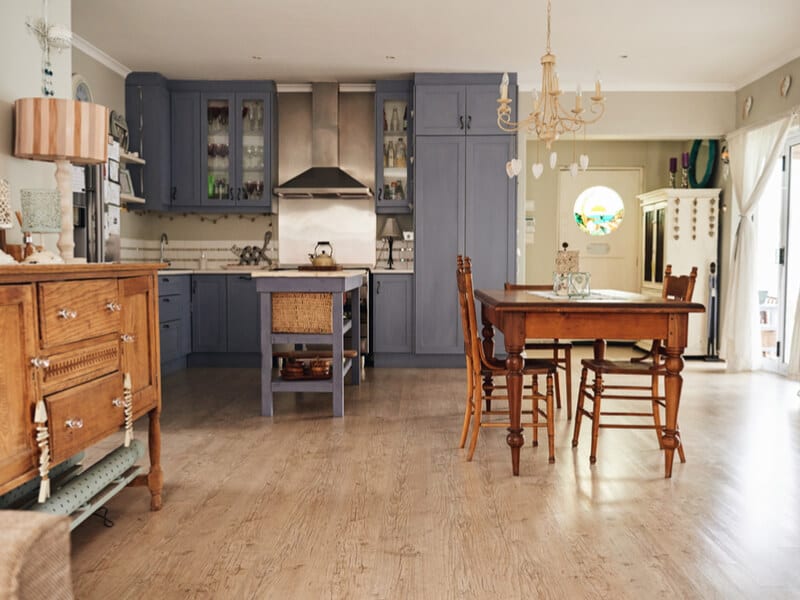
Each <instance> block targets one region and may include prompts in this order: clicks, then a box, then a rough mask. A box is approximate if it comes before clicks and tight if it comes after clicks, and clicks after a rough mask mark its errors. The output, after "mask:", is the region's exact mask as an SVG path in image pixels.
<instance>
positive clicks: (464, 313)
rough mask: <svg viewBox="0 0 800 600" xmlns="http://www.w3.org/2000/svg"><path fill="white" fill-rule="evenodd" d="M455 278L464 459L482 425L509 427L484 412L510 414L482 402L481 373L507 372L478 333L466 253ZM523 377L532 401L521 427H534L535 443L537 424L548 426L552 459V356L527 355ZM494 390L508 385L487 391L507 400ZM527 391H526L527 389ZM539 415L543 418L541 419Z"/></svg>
mask: <svg viewBox="0 0 800 600" xmlns="http://www.w3.org/2000/svg"><path fill="white" fill-rule="evenodd" d="M457 263H458V268H457V270H456V280H457V283H458V297H459V307H460V308H461V324H462V328H463V331H464V355H465V357H466V361H467V397H466V407H465V411H464V425H463V427H462V430H461V442H460V447H461V448H463V447H464V446H465V445H466V441H467V436H468V433H469V427H470V423H471V424H472V437H471V440H470V445H469V450H468V453H467V460H472V457H473V455H474V454H475V448H476V446H477V444H478V434H479V432H480V430H481V428H483V427H508V426H509V425H510V423H509V422H508V420H506V421H503V422H499V421H496V420H484V419H483V417H484V416H492V415H505V416H506V417H507V416H508V414H509V411H508V410H497V409H490V408H486V409H484V402H485V400H486V398H487V397H489V396H488V394H487V393H486V392H485V390H484V386H483V385H482V378H483V376H484V375H490V376H491V377H490V380H492V381H494V379H495V378H502V377H505V376H506V375H507V374H508V371H507V370H506V368H505V362H504V361H501V360H498V359H496V358H494V357H492V356H486V355H485V352H484V349H483V344H482V343H481V340H480V338H479V337H478V331H479V330H478V322H477V317H476V313H475V296H474V290H473V285H472V265H471V260H470V259H469V257H462V256H458V259H457ZM522 373H523V383H524V378H525V377H528V376H530V378H531V379H530V381H531V383H530V385H524V386H523V400H530V401H531V402H532V406H531V410H530V411H523V415H525V416H527V415H529V416H530V419H531V420H530V421H524V422H523V423H522V426H523V427H531V428H533V434H532V437H533V445H534V446H538V431H539V428H546V429H547V440H548V449H549V458H548V460H549V462H551V463H553V462H555V421H554V415H553V376H554V375H555V373H556V364H555V363H554V362H553V361H551V360H543V359H526V360H525V363H524V366H523V371H522ZM540 375H544V376H545V393H544V394H542V393H541V392H540V391H539V379H538V378H539V376H540ZM497 390H506V392H507V391H508V385H507V384H506V385H494V384H493V385H492V387H491V389H490V390H489V392H490V393H491V399H492V400H506V401H507V400H508V395H507V393H506V395H496V394H495V393H494V392H495V391H497ZM526 392H529V393H526ZM541 402H544V405H545V408H544V410H542V409H541V407H540V403H541ZM539 417H543V418H544V421H543V422H540V421H539Z"/></svg>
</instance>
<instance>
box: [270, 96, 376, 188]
mask: <svg viewBox="0 0 800 600" xmlns="http://www.w3.org/2000/svg"><path fill="white" fill-rule="evenodd" d="M311 164H312V167H311V168H310V169H308V170H307V171H303V172H302V173H300V174H299V175H297V176H296V177H293V178H292V179H290V180H289V181H287V182H285V183H284V184H283V185H280V186H278V187H276V188H275V189H274V193H275V195H276V196H278V197H279V198H342V199H361V198H371V197H372V192H371V191H370V189H369V187H367V186H366V185H364V184H363V183H361V182H360V181H358V180H357V179H355V178H354V177H353V176H351V175H349V174H348V173H347V172H345V171H343V170H342V169H341V168H339V84H337V83H314V84H312V86H311Z"/></svg>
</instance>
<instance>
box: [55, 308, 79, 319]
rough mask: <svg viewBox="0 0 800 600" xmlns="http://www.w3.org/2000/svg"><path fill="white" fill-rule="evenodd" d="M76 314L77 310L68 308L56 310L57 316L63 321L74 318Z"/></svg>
mask: <svg viewBox="0 0 800 600" xmlns="http://www.w3.org/2000/svg"><path fill="white" fill-rule="evenodd" d="M77 316H78V313H77V311H74V310H70V309H68V308H62V309H60V310H59V311H58V318H59V319H64V320H65V321H67V320H69V319H74V318H76V317H77Z"/></svg>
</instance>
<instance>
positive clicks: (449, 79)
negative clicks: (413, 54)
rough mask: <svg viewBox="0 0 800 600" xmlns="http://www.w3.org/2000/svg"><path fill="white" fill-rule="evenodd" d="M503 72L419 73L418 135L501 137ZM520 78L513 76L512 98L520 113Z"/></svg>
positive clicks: (417, 80)
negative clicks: (499, 103)
mask: <svg viewBox="0 0 800 600" xmlns="http://www.w3.org/2000/svg"><path fill="white" fill-rule="evenodd" d="M501 78H502V74H500V73H476V74H471V75H459V74H435V73H422V74H417V75H416V76H415V79H414V90H415V99H414V133H415V135H497V134H504V135H510V134H505V133H504V132H503V131H501V130H500V128H499V127H498V126H497V99H498V98H499V97H500V81H501ZM516 82H517V78H516V74H515V73H511V74H509V86H508V92H509V98H511V100H512V103H511V108H512V111H513V114H516V100H517V85H516Z"/></svg>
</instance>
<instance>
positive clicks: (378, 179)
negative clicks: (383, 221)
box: [375, 80, 414, 214]
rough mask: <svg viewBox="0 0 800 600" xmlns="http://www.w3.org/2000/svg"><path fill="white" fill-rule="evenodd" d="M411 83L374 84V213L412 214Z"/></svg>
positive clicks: (389, 81) (399, 81)
mask: <svg viewBox="0 0 800 600" xmlns="http://www.w3.org/2000/svg"><path fill="white" fill-rule="evenodd" d="M412 88H413V85H412V82H411V81H410V80H387V81H377V82H375V212H377V213H395V214H397V213H409V212H411V207H412V206H413V201H414V198H413V196H414V194H413V192H414V184H413V167H414V152H413V140H414V138H413V136H412V135H411V132H412V131H413V118H414V110H413V103H412V99H413V94H412Z"/></svg>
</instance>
